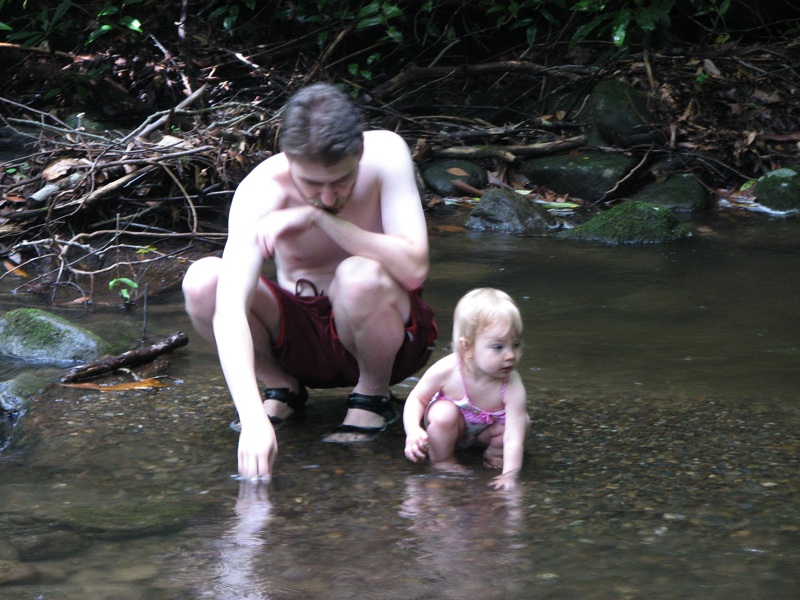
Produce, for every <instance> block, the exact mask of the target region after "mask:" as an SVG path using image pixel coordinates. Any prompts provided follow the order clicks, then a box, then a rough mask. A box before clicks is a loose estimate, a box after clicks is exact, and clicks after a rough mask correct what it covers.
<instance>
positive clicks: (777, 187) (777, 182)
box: [755, 168, 800, 215]
mask: <svg viewBox="0 0 800 600" xmlns="http://www.w3.org/2000/svg"><path fill="white" fill-rule="evenodd" d="M755 193H756V199H757V201H758V203H759V204H760V205H761V206H763V207H765V208H767V209H769V210H771V211H774V212H778V213H781V214H787V215H788V214H797V213H798V212H800V170H797V169H786V168H784V169H776V170H774V171H770V172H769V173H767V174H766V175H764V176H762V177H760V178H759V179H758V181H757V182H756V185H755Z"/></svg>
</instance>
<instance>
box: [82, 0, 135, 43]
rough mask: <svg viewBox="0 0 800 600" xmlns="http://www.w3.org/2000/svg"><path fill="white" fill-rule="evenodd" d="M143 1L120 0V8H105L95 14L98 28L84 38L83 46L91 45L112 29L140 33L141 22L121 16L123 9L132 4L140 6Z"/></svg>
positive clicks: (130, 17)
mask: <svg viewBox="0 0 800 600" xmlns="http://www.w3.org/2000/svg"><path fill="white" fill-rule="evenodd" d="M143 1H144V0H122V7H117V6H106V7H105V8H103V10H101V11H100V12H99V13H97V21H98V22H100V23H101V24H100V26H99V27H97V28H95V29H94V30H93V31H92V32H91V33H90V34H89V37H88V38H86V42H85V45H87V46H88V45H89V44H91V43H92V42H93V41H95V40H96V39H97V38H99V37H100V36H101V35H104V34H106V33H108V32H109V31H113V30H114V29H117V28H120V29H128V30H130V31H133V32H134V33H142V22H141V21H140V20H139V19H137V18H136V17H132V16H129V15H121V13H122V11H123V9H125V8H126V7H128V6H130V5H133V4H140V3H142V2H143Z"/></svg>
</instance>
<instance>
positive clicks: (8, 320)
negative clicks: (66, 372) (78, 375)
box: [0, 308, 110, 365]
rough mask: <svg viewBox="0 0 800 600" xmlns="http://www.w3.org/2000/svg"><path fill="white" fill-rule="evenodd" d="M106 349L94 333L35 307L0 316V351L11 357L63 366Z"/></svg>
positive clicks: (89, 358)
mask: <svg viewBox="0 0 800 600" xmlns="http://www.w3.org/2000/svg"><path fill="white" fill-rule="evenodd" d="M109 351H110V346H109V344H108V343H107V342H105V341H104V340H102V339H101V338H100V337H98V336H97V335H95V334H93V333H91V332H90V331H87V330H85V329H83V328H81V327H78V326H77V325H74V324H73V323H70V322H69V321H68V320H66V319H64V318H62V317H59V316H56V315H54V314H52V313H49V312H47V311H44V310H40V309H38V308H17V309H14V310H11V311H9V312H7V313H6V314H5V315H3V317H2V318H0V354H4V355H5V356H9V357H11V358H17V359H20V360H24V361H27V362H33V363H46V364H53V365H67V364H74V363H78V362H86V361H88V360H91V359H94V358H98V357H100V356H102V355H103V354H107V353H108V352H109Z"/></svg>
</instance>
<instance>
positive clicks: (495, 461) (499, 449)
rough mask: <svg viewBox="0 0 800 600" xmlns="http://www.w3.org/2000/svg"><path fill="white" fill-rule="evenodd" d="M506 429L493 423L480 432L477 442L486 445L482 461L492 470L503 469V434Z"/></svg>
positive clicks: (500, 424)
mask: <svg viewBox="0 0 800 600" xmlns="http://www.w3.org/2000/svg"><path fill="white" fill-rule="evenodd" d="M505 430H506V427H505V425H503V424H502V423H493V424H491V425H489V427H487V428H486V429H484V430H483V431H481V433H480V435H479V436H478V441H479V442H481V443H483V444H486V451H485V452H484V453H483V461H484V464H485V465H486V466H487V467H491V468H492V469H502V468H503V433H505Z"/></svg>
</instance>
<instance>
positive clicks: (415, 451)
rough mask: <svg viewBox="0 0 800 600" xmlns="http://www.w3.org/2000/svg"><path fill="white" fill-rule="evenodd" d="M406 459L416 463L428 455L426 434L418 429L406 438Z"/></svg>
mask: <svg viewBox="0 0 800 600" xmlns="http://www.w3.org/2000/svg"><path fill="white" fill-rule="evenodd" d="M405 452H406V458H407V459H408V460H410V461H411V462H417V461H418V460H421V459H423V458H425V457H426V456H427V455H428V432H427V431H425V430H424V429H422V428H420V429H419V430H418V431H412V432H411V433H409V434H408V435H407V436H406V450H405Z"/></svg>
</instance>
